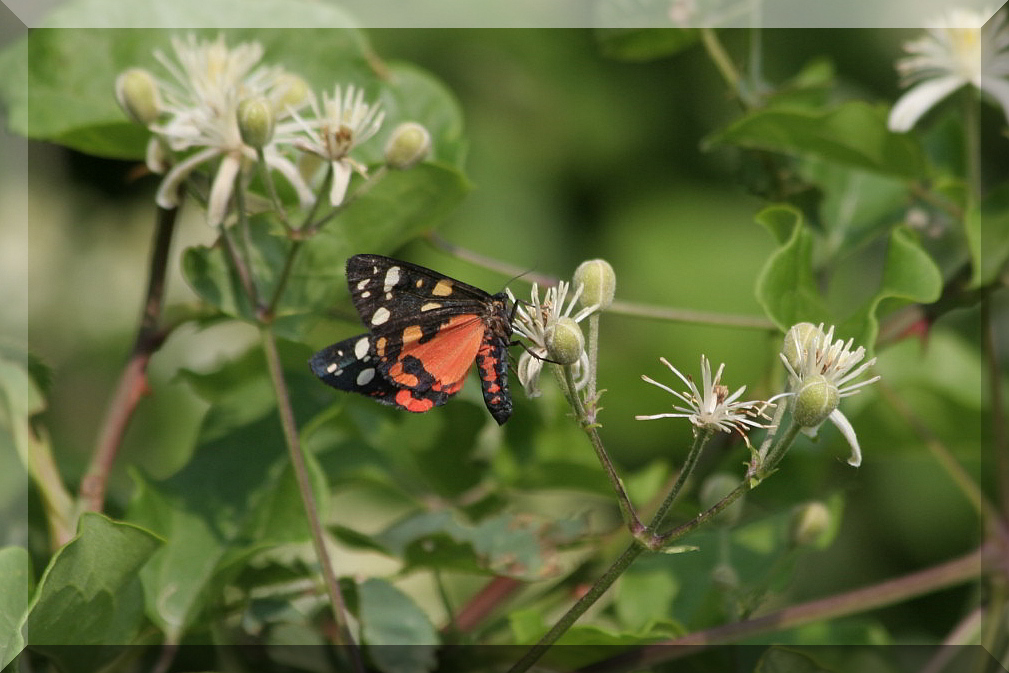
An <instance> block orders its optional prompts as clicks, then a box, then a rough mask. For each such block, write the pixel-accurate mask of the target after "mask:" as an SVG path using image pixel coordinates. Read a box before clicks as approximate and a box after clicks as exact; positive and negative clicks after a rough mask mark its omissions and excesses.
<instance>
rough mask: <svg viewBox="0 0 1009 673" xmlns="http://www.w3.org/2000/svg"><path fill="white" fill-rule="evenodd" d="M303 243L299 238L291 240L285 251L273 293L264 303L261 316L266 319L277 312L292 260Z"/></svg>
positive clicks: (295, 257)
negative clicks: (266, 302)
mask: <svg viewBox="0 0 1009 673" xmlns="http://www.w3.org/2000/svg"><path fill="white" fill-rule="evenodd" d="M304 244H305V242H304V241H303V240H301V239H295V240H293V241H291V248H290V249H289V250H288V251H287V256H286V257H285V258H284V266H283V268H281V270H280V275H279V276H277V284H276V286H275V287H274V288H273V295H272V296H271V297H270V301H269V303H268V304H267V305H266V310H265V314H264V316H263V317H264V318H266V319H267V320H272V319H273V316H274V314H276V312H277V306H278V305H279V304H280V299H281V297H283V296H284V290H285V289H286V288H287V282H288V280H289V279H290V278H291V269H293V268H294V260H295V259H297V257H298V252H299V251H300V250H301V246H302V245H304Z"/></svg>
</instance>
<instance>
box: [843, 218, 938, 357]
mask: <svg viewBox="0 0 1009 673" xmlns="http://www.w3.org/2000/svg"><path fill="white" fill-rule="evenodd" d="M941 293H942V273H941V272H940V271H939V267H938V266H937V265H936V263H935V261H934V260H933V259H932V257H931V256H929V254H928V253H927V252H925V250H923V249H922V247H921V245H919V243H918V241H917V240H915V238H914V235H913V234H912V233H911V232H910V231H909V230H908V229H906V228H898V229H895V230H894V231H893V233H892V234H891V235H890V240H889V245H888V247H887V251H886V258H885V260H884V262H883V282H882V284H881V286H880V288H879V291H878V292H877V293H876V295H875V296H874V297H873V298H872V299H870V300H869V302H868V303H867V304H866V305H865V306H864V307H863V309H862V310H861V311H858V312H857V313H856V314H855V315H854V316H853V317H852V318H849V319H848V320H846V321H845V322H844V323H843V324H842V325H840V326H839V330H838V334H847V335H850V336H853V337H854V338H855V341H856V343H858V344H862V345H864V346H865V347H866V349H867V350H868V351H869V352H870V354H871V352H872V347H873V345H874V344H875V343H876V336H877V334H878V333H879V318H878V317H877V311H878V310H879V306H880V304H881V303H882V302H883V301H884V300H886V299H897V300H901V301H902V302H905V301H908V302H916V303H921V304H930V303H932V302H934V301H935V300H936V299H938V298H939V295H940V294H941Z"/></svg>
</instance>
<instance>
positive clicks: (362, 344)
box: [354, 318, 374, 360]
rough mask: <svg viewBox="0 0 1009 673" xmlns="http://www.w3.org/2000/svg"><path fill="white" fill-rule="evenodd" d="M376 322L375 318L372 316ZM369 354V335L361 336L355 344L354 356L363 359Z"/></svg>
mask: <svg viewBox="0 0 1009 673" xmlns="http://www.w3.org/2000/svg"><path fill="white" fill-rule="evenodd" d="M372 322H374V318H372ZM367 356H368V337H361V338H360V339H358V340H357V343H355V344H354V357H356V358H357V359H358V360H363V359H365V358H366V357H367Z"/></svg>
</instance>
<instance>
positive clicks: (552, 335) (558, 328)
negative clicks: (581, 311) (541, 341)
mask: <svg viewBox="0 0 1009 673" xmlns="http://www.w3.org/2000/svg"><path fill="white" fill-rule="evenodd" d="M546 346H547V357H548V358H550V359H551V360H553V361H554V362H556V363H558V364H562V365H573V364H574V363H576V362H578V360H579V358H581V357H582V353H584V352H585V337H584V336H583V335H582V329H581V328H580V327H579V326H578V323H576V322H575V321H574V320H572V319H571V318H559V319H558V320H557V322H555V323H554V324H552V325H550V326H549V327H547V332H546Z"/></svg>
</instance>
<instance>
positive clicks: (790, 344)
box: [781, 322, 822, 373]
mask: <svg viewBox="0 0 1009 673" xmlns="http://www.w3.org/2000/svg"><path fill="white" fill-rule="evenodd" d="M818 334H822V330H821V329H820V328H819V327H817V326H816V325H814V324H813V323H811V322H800V323H797V324H795V325H792V327H791V328H790V329H789V330H788V332H786V333H785V340H784V343H783V344H782V346H781V352H782V354H783V355H784V356H785V359H786V360H788V364H789V365H790V366H791V367H792V369H793V370H794V371H795V372H797V373H798V372H799V368H800V367H801V366H802V361H803V360H804V359H805V358H804V357H803V356H804V353H806V351H808V350H809V349H810V348H811V347H812V345H813V340H814V339H815V338H816V337H817V335H818Z"/></svg>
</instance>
